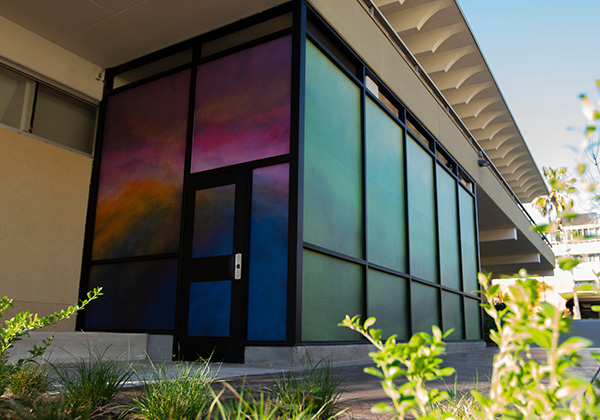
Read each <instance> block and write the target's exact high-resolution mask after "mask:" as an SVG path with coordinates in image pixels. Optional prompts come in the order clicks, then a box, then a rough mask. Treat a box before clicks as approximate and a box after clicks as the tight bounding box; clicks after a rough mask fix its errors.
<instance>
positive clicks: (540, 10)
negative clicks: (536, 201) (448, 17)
mask: <svg viewBox="0 0 600 420" xmlns="http://www.w3.org/2000/svg"><path fill="white" fill-rule="evenodd" d="M458 3H459V5H460V7H461V9H462V11H463V13H464V15H465V16H466V19H467V21H468V23H469V26H470V27H471V30H472V32H473V34H474V36H475V39H476V40H477V43H478V44H479V47H480V49H481V50H482V52H483V55H484V57H485V59H486V61H487V63H488V66H489V67H490V68H491V71H492V74H493V75H494V77H495V79H496V82H497V83H498V86H499V87H500V91H501V92H502V94H503V96H504V99H505V100H506V102H507V104H508V106H509V109H510V110H511V112H512V114H513V116H514V118H515V120H516V122H517V125H518V126H519V128H520V130H521V133H522V134H523V137H524V139H525V141H526V143H527V145H528V147H529V150H530V151H531V153H532V155H533V158H534V160H535V161H536V163H537V165H538V167H539V169H540V171H541V170H542V167H544V166H551V167H559V166H567V167H568V168H570V169H571V168H574V167H575V165H576V163H577V162H578V161H579V160H581V158H579V156H578V155H579V150H581V145H582V139H583V135H582V134H581V132H582V130H583V127H584V126H585V123H586V121H585V119H584V117H583V114H582V112H581V104H580V100H579V94H581V93H586V94H587V95H588V97H589V98H590V99H591V100H592V102H593V103H594V104H597V101H598V91H597V89H596V84H595V80H596V79H600V24H599V18H600V0H571V1H564V0H503V1H497V0H495V1H492V0H458ZM569 128H571V129H570V130H569Z"/></svg>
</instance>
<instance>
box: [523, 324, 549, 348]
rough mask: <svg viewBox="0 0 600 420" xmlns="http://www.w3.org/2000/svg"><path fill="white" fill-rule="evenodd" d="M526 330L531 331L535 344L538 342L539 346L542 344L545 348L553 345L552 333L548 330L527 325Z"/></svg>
mask: <svg viewBox="0 0 600 420" xmlns="http://www.w3.org/2000/svg"><path fill="white" fill-rule="evenodd" d="M526 330H527V332H528V333H529V335H530V336H531V339H532V340H533V342H534V343H535V344H537V345H538V346H540V347H542V348H544V349H548V348H550V346H551V345H552V336H551V334H550V333H548V332H546V331H539V330H536V329H535V328H533V327H527V328H526Z"/></svg>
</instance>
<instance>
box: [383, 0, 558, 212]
mask: <svg viewBox="0 0 600 420" xmlns="http://www.w3.org/2000/svg"><path fill="white" fill-rule="evenodd" d="M371 1H372V3H373V5H375V6H377V8H378V9H379V10H380V11H381V13H382V14H383V16H384V17H385V19H386V20H387V22H388V23H389V25H390V26H391V27H392V28H393V30H394V31H395V32H396V33H397V35H398V36H399V37H400V39H401V40H402V42H403V43H404V44H405V46H406V47H407V49H408V50H409V51H410V53H412V55H413V56H414V58H415V59H416V60H417V61H418V63H419V65H420V67H421V68H422V69H423V70H424V71H425V72H426V73H427V75H428V76H429V78H430V79H431V80H432V82H433V83H434V84H435V86H436V87H437V89H438V90H439V91H440V92H441V93H442V95H443V96H444V98H445V99H446V101H447V102H448V104H449V105H450V106H451V107H452V109H453V110H454V111H455V113H456V114H457V115H458V117H459V118H460V119H461V120H462V122H463V124H464V126H465V127H466V128H467V129H468V130H469V131H470V133H471V135H472V136H473V138H474V139H475V140H476V141H477V143H479V145H480V147H481V148H482V149H483V150H484V151H485V154H486V155H487V157H488V158H489V159H490V160H491V161H492V163H493V164H494V166H495V167H496V168H497V169H498V172H499V173H500V174H501V175H502V177H503V178H504V179H505V180H506V182H507V183H508V185H509V186H510V188H511V189H512V190H513V192H514V193H515V195H516V196H517V198H518V199H519V200H520V201H521V202H523V203H527V202H530V201H532V200H533V199H534V198H535V197H537V196H539V195H543V194H547V192H548V190H547V187H546V185H545V183H544V180H543V178H542V176H541V174H540V171H539V169H538V168H537V166H536V164H535V162H534V160H533V158H532V156H531V153H530V151H529V149H528V148H527V145H526V143H525V140H524V139H523V136H522V135H521V132H520V131H519V128H518V127H517V124H516V123H515V120H514V118H513V116H512V114H511V112H510V110H509V109H508V106H507V104H506V101H505V100H504V97H503V96H502V93H501V92H500V89H499V88H498V85H497V83H496V81H495V79H494V77H493V76H492V73H491V71H490V69H489V67H488V65H487V62H486V61H485V59H484V57H483V54H482V53H481V50H480V49H479V46H478V45H477V42H476V41H475V38H474V37H473V33H472V32H471V29H470V28H469V25H468V24H467V22H466V20H465V18H464V16H463V14H462V11H461V10H460V7H459V6H458V4H457V2H456V0H371Z"/></svg>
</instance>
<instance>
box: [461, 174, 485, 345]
mask: <svg viewBox="0 0 600 420" xmlns="http://www.w3.org/2000/svg"><path fill="white" fill-rule="evenodd" d="M472 181H473V180H471V182H472ZM471 185H473V191H472V192H473V214H474V215H475V220H474V222H475V246H476V247H477V252H476V255H477V272H478V273H480V272H481V255H480V253H479V251H480V250H479V217H478V216H477V184H475V183H474V182H472V184H471ZM478 284H479V282H478ZM479 290H481V285H479ZM478 300H479V301H480V302H481V301H482V296H481V294H480V295H479V296H478ZM479 313H480V316H479V325H480V328H481V338H482V339H483V340H485V330H484V328H483V317H484V312H483V307H482V306H480V307H479ZM466 334H467V330H466V328H465V338H466V337H467V335H466Z"/></svg>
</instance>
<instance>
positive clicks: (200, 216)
mask: <svg viewBox="0 0 600 420" xmlns="http://www.w3.org/2000/svg"><path fill="white" fill-rule="evenodd" d="M234 219H235V185H224V186H222V187H214V188H206V189H204V190H198V191H196V203H195V208H194V235H193V244H192V257H193V258H200V257H213V256H217V255H230V254H233V227H234Z"/></svg>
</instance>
